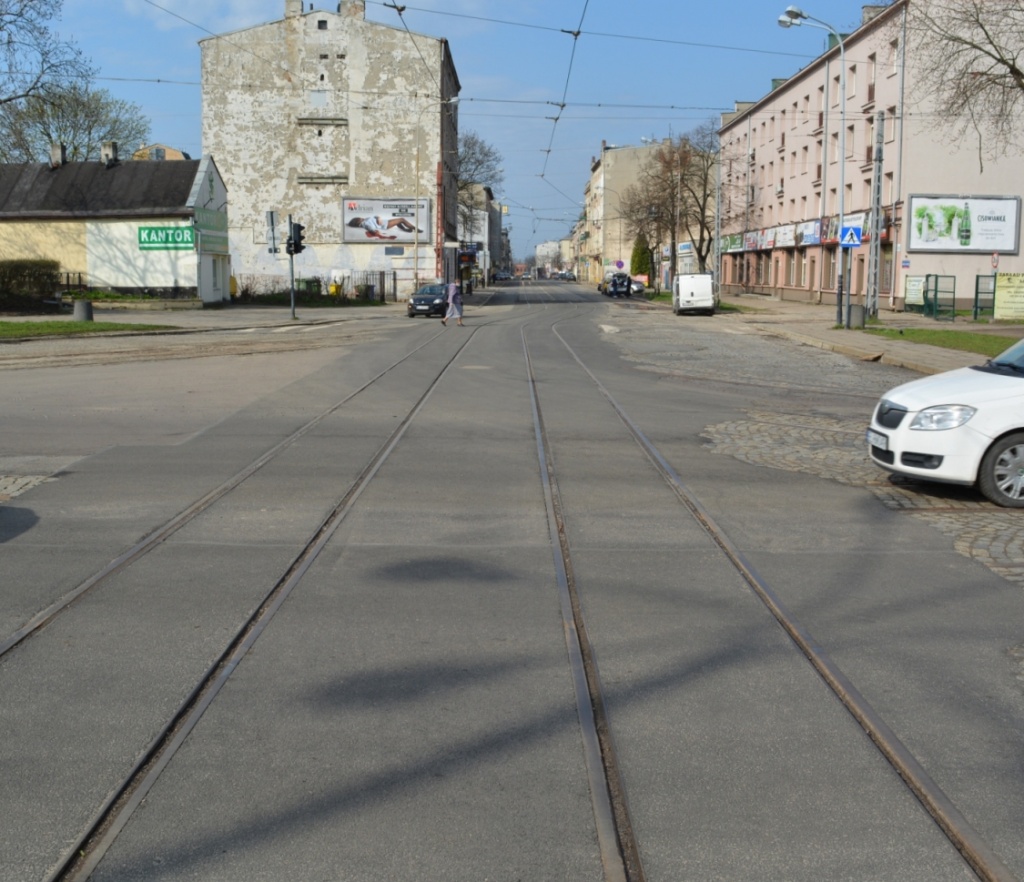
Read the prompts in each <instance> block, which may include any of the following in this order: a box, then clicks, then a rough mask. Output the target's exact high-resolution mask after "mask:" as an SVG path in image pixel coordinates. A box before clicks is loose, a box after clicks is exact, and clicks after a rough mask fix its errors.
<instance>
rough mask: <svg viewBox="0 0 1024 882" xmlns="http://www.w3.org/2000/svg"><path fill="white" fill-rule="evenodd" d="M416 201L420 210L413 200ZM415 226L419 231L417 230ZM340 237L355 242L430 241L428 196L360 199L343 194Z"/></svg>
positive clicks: (411, 242) (410, 242) (345, 240)
mask: <svg viewBox="0 0 1024 882" xmlns="http://www.w3.org/2000/svg"><path fill="white" fill-rule="evenodd" d="M417 202H418V203H419V211H418V212H417V210H416V204H417ZM417 227H418V228H419V232H418V233H417ZM341 229H342V241H343V242H346V243H351V244H355V243H357V242H362V243H377V244H380V243H381V242H382V241H383V242H402V243H408V244H410V245H411V244H413V243H415V242H417V241H418V242H420V243H421V244H422V243H426V242H429V241H431V230H432V229H433V228H432V227H431V225H430V200H429V199H419V200H417V199H405V198H398V199H363V198H359V197H351V196H350V197H346V198H345V199H344V200H343V201H342V204H341Z"/></svg>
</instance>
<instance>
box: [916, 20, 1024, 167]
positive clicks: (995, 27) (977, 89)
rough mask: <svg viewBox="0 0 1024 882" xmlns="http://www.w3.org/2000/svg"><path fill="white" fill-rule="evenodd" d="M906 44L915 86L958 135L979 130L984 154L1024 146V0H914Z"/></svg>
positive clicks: (951, 133)
mask: <svg viewBox="0 0 1024 882" xmlns="http://www.w3.org/2000/svg"><path fill="white" fill-rule="evenodd" d="M907 52H908V59H909V66H910V67H911V69H912V70H913V71H914V88H915V92H917V94H918V95H920V96H921V97H925V98H927V99H930V101H931V102H933V103H934V112H935V114H936V116H935V124H936V126H939V127H941V128H942V129H944V130H945V131H946V133H947V135H948V136H949V140H950V141H951V142H955V141H957V140H960V139H961V138H963V137H964V136H965V135H966V134H967V133H968V132H973V133H974V137H975V138H976V139H977V143H978V152H979V157H985V156H988V157H995V156H999V155H1003V154H1005V153H1007V152H1008V151H1012V150H1016V149H1017V148H1019V146H1020V143H1021V139H1020V127H1019V124H1018V122H1019V119H1020V116H1021V113H1022V111H1024V0H929V2H912V3H910V5H909V7H908V16H907ZM951 126H952V131H951V130H950V127H951Z"/></svg>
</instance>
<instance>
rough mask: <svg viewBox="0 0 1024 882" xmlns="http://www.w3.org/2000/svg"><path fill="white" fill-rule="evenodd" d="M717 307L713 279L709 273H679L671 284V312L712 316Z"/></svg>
mask: <svg viewBox="0 0 1024 882" xmlns="http://www.w3.org/2000/svg"><path fill="white" fill-rule="evenodd" d="M717 307H718V298H717V297H716V296H715V279H714V276H712V275H711V273H680V274H679V275H677V276H676V278H675V281H674V282H673V284H672V311H673V312H674V313H675V314H676V315H682V314H683V313H684V312H705V313H707V314H708V315H714V314H715V309H717Z"/></svg>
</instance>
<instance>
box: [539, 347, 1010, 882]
mask: <svg viewBox="0 0 1024 882" xmlns="http://www.w3.org/2000/svg"><path fill="white" fill-rule="evenodd" d="M552 331H553V333H554V334H555V336H556V337H557V338H558V339H559V341H560V342H561V343H562V345H563V346H564V347H565V348H566V350H567V351H568V353H569V354H570V356H571V357H572V359H573V360H574V361H575V362H576V364H577V365H578V366H579V368H580V369H581V370H582V371H583V373H585V374H586V375H587V376H588V377H589V378H590V380H591V381H592V382H593V383H594V385H595V386H596V388H597V389H598V391H599V392H600V394H601V395H602V396H603V397H604V399H605V400H606V401H607V403H608V405H609V406H610V407H611V408H612V410H613V411H614V412H615V414H616V415H617V416H618V418H619V419H620V420H621V421H622V423H623V424H624V425H625V427H626V429H627V431H628V432H629V434H630V435H631V436H632V438H633V440H634V441H635V442H636V444H637V446H638V447H639V448H640V450H641V451H642V452H643V454H644V456H645V457H646V458H647V459H648V461H649V462H650V463H651V465H652V467H653V468H654V470H655V471H656V472H657V473H658V474H659V475H660V477H661V478H662V480H663V481H664V483H665V484H666V485H667V486H668V487H669V488H670V489H671V491H672V492H673V493H674V494H675V496H676V497H677V499H678V500H679V502H680V503H681V504H682V506H683V507H684V508H685V509H686V510H687V511H688V512H689V513H690V515H691V516H692V517H693V518H694V520H695V521H696V522H697V523H698V524H699V525H700V526H701V528H702V529H703V530H704V531H705V533H706V534H707V535H708V536H709V538H710V539H711V541H712V542H713V543H714V544H715V545H716V546H717V547H718V548H719V549H720V551H721V552H722V554H723V555H724V556H725V558H726V559H727V560H728V561H729V564H730V565H731V566H732V567H733V568H734V569H735V571H736V572H737V573H738V574H739V575H740V577H741V578H742V579H743V581H744V582H745V583H746V584H747V586H748V587H749V588H750V590H751V591H752V592H753V593H754V595H755V596H756V597H757V598H758V600H760V602H761V603H762V604H763V605H764V606H765V608H766V609H767V610H768V611H769V612H770V613H771V615H772V616H773V617H774V619H775V620H776V621H777V622H778V623H779V625H780V626H781V627H782V629H783V631H784V632H785V633H786V634H787V636H788V637H789V638H790V640H791V641H792V642H793V644H794V645H795V646H796V647H797V648H798V649H799V650H800V652H801V653H802V654H803V655H804V656H805V658H806V659H807V660H808V662H809V663H810V664H811V666H812V667H813V668H814V670H815V671H816V672H817V673H818V675H819V676H820V677H821V679H822V680H823V681H824V682H825V684H826V685H827V686H828V687H829V689H831V690H832V692H833V693H834V694H835V696H836V697H837V698H838V699H839V701H840V702H841V703H842V705H843V706H844V707H845V708H846V710H847V711H848V712H849V713H850V714H851V716H852V717H853V718H854V719H855V720H856V721H857V723H858V724H859V725H860V727H861V728H862V729H863V730H864V731H865V733H866V734H867V735H868V737H869V738H870V740H871V742H872V743H873V744H874V745H875V747H876V748H877V749H878V751H879V752H880V753H881V754H882V755H883V756H884V757H885V759H886V760H887V761H888V762H889V764H890V765H891V766H892V768H893V769H894V770H895V771H896V773H897V774H898V775H899V776H900V778H901V779H902V780H903V782H904V783H905V784H906V786H907V788H908V789H909V790H910V791H911V792H912V793H913V795H914V796H915V798H916V799H917V800H918V801H919V802H920V804H921V805H922V807H923V808H924V809H925V811H926V812H927V813H928V815H929V816H930V817H931V818H932V820H933V821H934V822H935V823H936V824H937V825H938V827H939V828H940V829H941V830H942V832H943V834H944V835H945V836H946V837H947V838H948V840H949V841H950V843H951V844H952V845H953V846H954V848H956V850H957V851H958V852H959V853H960V854H961V855H962V856H963V858H964V860H965V861H966V862H967V864H968V865H969V866H970V867H971V869H972V870H973V871H974V872H975V873H976V874H977V875H978V878H979V879H981V880H983V882H1018V880H1017V877H1016V876H1015V875H1014V874H1013V873H1012V872H1011V870H1010V869H1009V867H1007V866H1006V864H1005V863H1004V862H1003V861H1002V860H1001V859H1000V858H999V856H998V855H997V854H996V853H995V852H994V851H993V849H992V848H991V847H990V846H989V845H988V843H987V842H986V841H985V840H984V838H983V837H982V836H981V835H980V834H979V833H978V831H977V830H975V829H974V827H973V826H972V825H971V824H970V822H969V821H968V820H967V818H966V817H965V816H964V815H963V814H962V813H961V812H960V810H959V809H958V808H957V806H956V805H955V803H954V802H953V800H951V799H950V798H949V796H948V795H947V794H946V793H944V792H943V790H942V789H941V788H940V787H939V786H938V784H937V783H936V782H935V781H934V780H933V779H932V777H931V776H930V775H929V774H928V772H927V771H926V769H925V768H924V766H923V764H922V763H921V762H920V761H919V760H918V759H917V758H916V757H915V756H914V755H913V753H912V752H911V751H910V750H909V749H908V748H907V747H906V745H904V744H903V743H902V741H901V740H900V739H899V737H898V736H897V735H896V733H895V732H894V731H893V730H892V729H891V728H890V727H889V725H888V724H887V723H886V721H885V720H884V719H883V718H882V716H881V715H880V714H879V713H878V712H877V711H876V710H875V709H874V708H873V707H872V706H871V704H870V703H869V702H868V700H867V699H866V698H865V697H864V695H862V694H861V692H860V691H859V690H858V689H857V687H856V686H855V685H854V683H853V682H852V681H851V680H850V679H849V678H848V677H847V675H846V674H845V673H844V672H843V670H842V669H841V668H840V667H839V666H838V664H836V663H835V662H834V661H833V660H832V659H831V658H830V656H829V654H828V652H827V651H826V649H825V648H824V647H823V646H822V645H821V644H820V643H818V641H817V640H816V639H815V638H814V637H813V635H812V634H811V633H810V632H809V630H808V629H807V628H806V627H805V626H804V625H803V624H802V623H801V622H800V621H799V620H798V619H797V618H796V616H795V615H793V614H792V613H791V612H790V611H789V610H788V609H787V608H786V606H785V604H784V603H783V602H782V600H781V598H780V597H779V595H778V594H777V593H776V591H775V590H774V589H773V588H772V587H771V586H770V585H769V584H768V583H767V581H765V580H764V579H763V578H762V577H761V576H760V575H759V574H758V572H757V571H756V569H755V568H754V567H753V565H752V564H751V563H750V562H749V560H747V558H746V557H745V555H744V554H743V552H742V551H741V550H740V548H739V547H738V546H737V545H736V544H735V543H734V542H733V540H732V539H731V538H730V537H729V535H728V534H727V533H726V532H725V530H724V529H723V528H722V527H721V526H720V525H719V524H718V523H717V522H716V521H715V519H714V517H713V516H712V514H711V513H710V511H709V510H708V509H707V508H706V507H705V506H704V504H703V503H702V502H701V501H700V499H699V498H698V497H697V495H696V494H695V493H694V492H693V491H692V490H691V489H690V488H689V487H687V485H686V484H685V483H684V482H683V480H682V479H681V477H680V476H679V474H678V473H677V472H676V470H675V469H674V468H673V467H672V465H671V463H670V462H669V461H668V459H667V458H666V457H665V456H664V455H663V454H662V453H661V452H660V451H659V450H658V448H657V446H656V445H655V444H654V443H653V442H652V441H651V440H650V439H649V438H648V437H647V436H646V435H645V434H644V432H643V431H642V429H641V428H640V427H639V425H638V424H637V423H636V422H635V421H634V420H633V419H631V418H630V416H629V415H628V413H627V412H626V410H625V408H623V406H622V405H621V404H620V403H619V402H618V401H617V400H616V399H615V397H614V396H613V395H612V394H611V392H610V391H609V390H608V389H607V388H606V387H605V385H604V384H603V383H601V381H600V380H599V379H598V378H597V376H596V375H595V374H594V373H593V372H592V371H591V370H590V368H589V367H588V366H587V365H586V364H585V363H584V362H583V360H582V359H581V358H580V357H579V355H578V354H577V353H576V352H575V350H574V349H573V348H572V346H570V344H569V343H568V341H567V340H566V339H565V338H564V337H563V336H562V335H561V334H560V333H559V331H558V329H557V327H552ZM584 628H585V626H584Z"/></svg>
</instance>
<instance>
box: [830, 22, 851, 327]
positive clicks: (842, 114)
mask: <svg viewBox="0 0 1024 882" xmlns="http://www.w3.org/2000/svg"><path fill="white" fill-rule="evenodd" d="M829 30H830V31H832V33H833V34H835V36H836V39H837V40H838V41H839V284H838V286H837V287H836V324H837V325H843V283H844V282H845V281H846V249H845V248H843V241H842V239H843V218H844V214H845V212H846V48H845V46H844V45H843V36H842V34H840V33H839V32H838V31H837V30H836V29H835V28H833V27H832V26H831V25H829ZM844 327H846V328H849V327H850V310H849V309H847V310H846V323H845V325H844Z"/></svg>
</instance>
